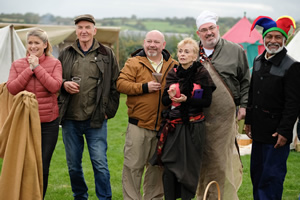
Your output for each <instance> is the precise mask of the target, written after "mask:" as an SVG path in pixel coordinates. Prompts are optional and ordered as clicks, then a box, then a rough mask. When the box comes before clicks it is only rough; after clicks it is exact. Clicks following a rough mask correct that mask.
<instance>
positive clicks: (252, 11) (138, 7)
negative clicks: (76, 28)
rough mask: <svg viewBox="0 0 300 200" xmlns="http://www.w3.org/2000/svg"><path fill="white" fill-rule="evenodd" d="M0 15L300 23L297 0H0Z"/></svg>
mask: <svg viewBox="0 0 300 200" xmlns="http://www.w3.org/2000/svg"><path fill="white" fill-rule="evenodd" d="M0 2H1V3H0V13H6V14H9V13H22V14H24V13H27V12H33V13H37V14H39V15H44V14H47V13H51V14H53V15H55V16H61V17H72V18H73V17H75V16H77V15H80V14H85V13H90V14H92V15H94V17H95V18H97V19H101V18H105V17H131V16H132V15H136V16H137V17H138V18H165V17H171V18H172V17H178V18H183V17H194V18H196V17H197V16H198V15H199V14H200V13H201V11H203V10H211V11H214V12H216V13H217V14H219V16H220V17H243V15H244V12H246V13H247V14H246V16H247V17H248V18H251V19H254V18H256V17H257V16H259V15H265V16H269V17H271V18H273V19H274V20H276V19H277V18H278V17H280V16H282V15H289V16H291V17H293V18H294V19H295V20H296V21H299V20H300V12H299V8H300V0H283V1H282V0H280V1H279V0H248V1H245V0H106V1H103V0H80V1H79V0H44V1H41V0H39V1H37V0H24V1H20V0H0Z"/></svg>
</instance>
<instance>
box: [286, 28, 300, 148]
mask: <svg viewBox="0 0 300 200" xmlns="http://www.w3.org/2000/svg"><path fill="white" fill-rule="evenodd" d="M286 49H287V50H288V54H289V55H290V56H292V57H293V58H294V59H295V60H297V61H298V62H300V31H298V32H297V33H296V35H295V36H294V37H293V39H292V40H291V41H290V42H289V44H288V45H287V47H286ZM293 139H294V140H293V142H292V143H291V149H294V148H295V145H296V144H297V143H298V142H299V140H297V122H296V123H295V126H294V130H293Z"/></svg>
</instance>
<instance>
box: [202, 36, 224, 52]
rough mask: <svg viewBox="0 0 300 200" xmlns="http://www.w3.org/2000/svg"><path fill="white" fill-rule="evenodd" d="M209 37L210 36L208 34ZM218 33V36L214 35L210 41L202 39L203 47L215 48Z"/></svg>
mask: <svg viewBox="0 0 300 200" xmlns="http://www.w3.org/2000/svg"><path fill="white" fill-rule="evenodd" d="M209 37H210V36H209ZM219 38H220V35H218V37H214V39H213V40H211V41H204V42H202V43H203V44H204V43H205V45H203V47H204V48H205V47H206V48H211V49H213V48H215V46H216V45H217V43H218V41H219Z"/></svg>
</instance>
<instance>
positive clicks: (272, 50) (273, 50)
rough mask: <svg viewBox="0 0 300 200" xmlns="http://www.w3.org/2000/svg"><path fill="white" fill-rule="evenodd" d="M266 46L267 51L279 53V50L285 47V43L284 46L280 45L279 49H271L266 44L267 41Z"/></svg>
mask: <svg viewBox="0 0 300 200" xmlns="http://www.w3.org/2000/svg"><path fill="white" fill-rule="evenodd" d="M264 46H265V48H266V50H267V52H268V53H269V54H276V53H279V52H280V51H282V49H283V48H284V45H282V46H281V47H279V48H278V49H277V50H275V49H269V48H268V47H267V46H266V45H265V43H264Z"/></svg>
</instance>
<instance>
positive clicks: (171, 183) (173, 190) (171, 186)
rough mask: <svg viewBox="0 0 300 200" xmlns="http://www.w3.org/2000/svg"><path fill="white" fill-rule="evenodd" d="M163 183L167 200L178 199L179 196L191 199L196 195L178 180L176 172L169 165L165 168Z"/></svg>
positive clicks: (183, 198)
mask: <svg viewBox="0 0 300 200" xmlns="http://www.w3.org/2000/svg"><path fill="white" fill-rule="evenodd" d="M163 184H164V195H165V200H176V199H177V198H181V199H182V200H191V199H192V198H194V196H195V195H194V194H192V193H191V192H189V191H188V190H186V189H185V188H184V186H183V185H182V184H181V183H179V182H178V181H177V178H176V176H175V174H174V173H173V172H171V171H170V170H169V169H168V168H167V167H165V168H164V173H163Z"/></svg>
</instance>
